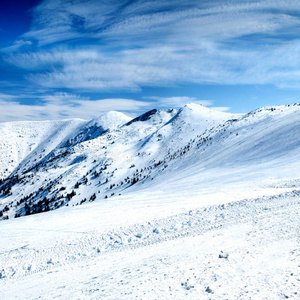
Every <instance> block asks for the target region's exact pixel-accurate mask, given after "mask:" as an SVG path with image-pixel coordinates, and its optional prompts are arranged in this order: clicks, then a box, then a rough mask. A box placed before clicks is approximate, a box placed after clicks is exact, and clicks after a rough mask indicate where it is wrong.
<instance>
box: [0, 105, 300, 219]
mask: <svg viewBox="0 0 300 300" xmlns="http://www.w3.org/2000/svg"><path fill="white" fill-rule="evenodd" d="M299 132H300V105H299V104H293V105H286V106H274V107H264V108H261V109H258V110H255V111H252V112H250V113H248V114H243V115H234V114H229V113H224V112H220V111H216V110H213V109H210V108H207V107H204V106H202V105H197V104H193V103H190V104H188V105H186V106H184V107H183V108H181V109H179V110H176V109H169V110H156V109H154V110H151V111H149V112H147V113H145V114H143V115H141V116H139V117H137V118H135V119H131V118H129V117H128V116H126V115H124V114H122V113H119V112H109V113H106V114H104V115H101V116H100V117H98V118H96V119H93V120H91V121H84V120H78V119H76V120H75V119H74V120H64V121H45V122H13V123H3V124H0V178H1V179H2V180H1V185H0V191H1V194H0V215H1V219H6V218H13V217H19V216H24V215H28V214H34V213H39V212H44V211H49V210H53V209H56V208H60V207H67V206H69V207H70V206H75V205H80V204H84V203H85V202H93V201H97V202H98V201H100V202H101V201H107V200H105V199H109V200H113V199H111V198H116V197H120V196H121V195H127V197H131V198H136V197H137V195H139V196H140V197H142V195H149V194H150V195H153V197H154V195H159V194H161V193H163V194H164V195H165V196H166V195H169V197H176V198H177V199H179V198H180V197H182V199H184V198H185V197H186V196H189V197H191V198H193V197H194V198H195V199H199V197H200V196H201V195H203V194H206V195H207V194H210V195H211V194H216V193H219V192H224V193H225V194H227V195H229V194H230V190H231V188H232V187H233V186H236V185H238V184H240V183H241V182H243V187H244V188H243V189H242V190H243V191H244V192H246V191H248V190H251V191H252V192H253V191H258V190H259V189H260V188H261V187H262V186H264V187H265V186H266V185H268V184H270V182H271V181H272V180H279V179H290V178H297V177H298V176H299V174H298V170H299V167H300V135H299ZM242 190H241V189H240V191H241V193H242ZM224 193H223V194H224ZM235 196H236V195H235ZM235 196H233V195H230V197H231V198H232V197H235ZM238 196H239V197H240V196H241V195H238ZM145 197H146V196H145ZM147 197H148V196H147ZM158 198H159V197H158Z"/></svg>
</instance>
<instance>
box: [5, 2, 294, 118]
mask: <svg viewBox="0 0 300 300" xmlns="http://www.w3.org/2000/svg"><path fill="white" fill-rule="evenodd" d="M6 2H8V3H6V4H1V5H0V121H1V122H3V121H13V120H43V119H61V118H72V117H79V118H85V119H90V118H92V117H94V116H97V115H100V114H101V113H103V112H105V111H108V110H118V111H122V112H125V113H127V114H129V115H132V116H134V115H138V114H140V113H142V112H144V111H147V110H149V109H152V108H170V107H181V106H183V105H184V104H186V103H188V102H196V103H202V104H204V105H206V106H209V107H215V108H217V109H219V110H224V111H229V112H247V111H249V110H252V109H255V108H258V107H261V106H265V105H277V104H286V103H293V102H299V101H300V100H299V91H300V84H299V83H300V2H299V1H297V0H284V1H283V0H277V1H276V0H272V1H271V0H264V1H262V0H256V1H251V0H250V1H249V0H248V1H245V0H239V1H238V0H202V1H200V0H186V1H185V0H173V1H169V0H136V1H133V0H131V1H125V0H124V1H120V0H84V1H82V0H43V1H38V0H31V1H29V0H28V1H26V0H23V1H20V0H19V1H17V0H10V1H6Z"/></svg>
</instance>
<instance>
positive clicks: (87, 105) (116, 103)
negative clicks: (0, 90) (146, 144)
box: [0, 93, 153, 122]
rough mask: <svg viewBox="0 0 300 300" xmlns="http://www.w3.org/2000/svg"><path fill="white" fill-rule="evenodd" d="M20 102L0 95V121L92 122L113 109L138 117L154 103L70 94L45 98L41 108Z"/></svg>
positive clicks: (41, 99) (41, 98) (17, 98)
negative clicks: (72, 120) (91, 98)
mask: <svg viewBox="0 0 300 300" xmlns="http://www.w3.org/2000/svg"><path fill="white" fill-rule="evenodd" d="M20 100H21V99H20V98H19V97H13V96H9V95H3V94H1V95H0V122H8V121H26V120H31V121H36V120H58V119H71V118H81V119H86V120H89V119H92V118H93V117H97V116H99V115H101V114H102V113H104V112H107V111H111V110H117V111H120V112H124V113H127V114H128V115H136V113H138V112H139V111H145V110H148V109H149V108H153V107H152V106H151V105H153V103H150V102H144V101H137V100H132V99H118V98H113V99H101V100H88V99H87V98H84V97H80V96H78V95H72V94H68V93H58V94H55V95H51V96H42V97H40V103H39V104H37V105H25V104H21V103H20Z"/></svg>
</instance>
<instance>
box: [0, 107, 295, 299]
mask: <svg viewBox="0 0 300 300" xmlns="http://www.w3.org/2000/svg"><path fill="white" fill-rule="evenodd" d="M10 132H11V136H10ZM299 133H300V105H299V104H295V105H287V106H277V107H266V108H262V109H258V110H255V111H253V112H250V113H249V114H245V115H232V114H228V113H223V112H218V111H214V110H212V109H208V108H205V107H203V106H200V105H196V104H188V105H186V106H185V107H183V108H182V109H179V110H174V109H170V110H161V111H158V110H152V111H150V112H148V113H146V114H144V115H142V116H140V117H138V118H135V119H133V120H131V119H130V118H128V117H127V116H125V115H123V114H120V113H118V112H110V113H107V114H105V115H102V116H100V117H99V118H97V119H94V120H92V121H89V122H87V121H83V120H66V121H60V122H50V121H48V122H36V123H29V122H16V123H5V124H1V126H0V136H1V144H0V146H1V152H0V153H1V156H0V159H1V172H2V173H1V174H2V179H3V182H2V185H1V186H0V188H1V191H2V195H0V211H2V216H1V218H2V219H7V218H9V220H5V221H2V222H0V230H1V235H0V288H1V299H37V298H40V299H49V298H50V299H52V298H59V299H86V298H89V299H133V298H137V299H183V298H187V299H286V298H291V299H299V293H300V252H299V229H300V218H299V207H300V206H299V203H300V178H299V167H300V135H299ZM12 160H13V162H12ZM6 169H7V170H6ZM80 204H82V205H80ZM56 208H59V209H56ZM49 210H51V211H49ZM44 211H48V212H44ZM38 212H44V213H39V214H36V213H38ZM29 214H31V215H30V216H26V217H23V216H24V215H29ZM19 216H21V218H16V219H14V217H19Z"/></svg>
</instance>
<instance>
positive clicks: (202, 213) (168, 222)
mask: <svg viewBox="0 0 300 300" xmlns="http://www.w3.org/2000/svg"><path fill="white" fill-rule="evenodd" d="M299 196H300V191H299V190H294V191H292V192H288V193H285V194H280V195H276V196H269V197H262V198H257V199H245V200H242V201H238V202H231V203H226V204H222V205H216V206H209V207H203V208H200V209H194V210H190V211H189V212H188V213H182V214H178V215H175V216H170V217H167V218H163V219H158V220H151V221H150V222H148V223H145V224H135V225H133V226H129V227H126V228H119V229H115V230H111V231H107V232H103V233H95V232H86V233H76V234H75V233H74V232H73V234H75V238H74V237H73V239H70V238H68V239H67V240H63V241H60V242H58V243H56V244H55V245H49V247H45V248H39V249H33V248H30V247H29V246H28V245H24V246H23V247H20V248H17V249H13V250H9V251H7V252H4V253H0V261H1V269H0V278H1V281H0V284H1V282H2V284H4V285H5V284H9V283H10V282H13V281H14V280H16V281H18V280H22V278H24V276H25V277H27V276H32V275H33V274H36V273H45V272H50V273H51V272H56V271H55V270H60V269H62V268H65V267H67V266H72V265H73V264H74V263H88V264H89V263H91V262H93V261H94V260H97V259H101V258H103V259H105V258H107V255H111V254H112V253H114V252H118V253H126V251H129V250H134V249H139V248H143V247H145V246H148V247H147V249H148V248H149V246H153V245H155V244H161V243H165V242H167V241H169V242H170V241H176V240H178V239H182V240H183V241H184V238H191V237H197V236H204V235H205V234H213V232H215V231H217V230H220V229H226V228H233V227H234V226H243V225H242V224H247V223H251V224H256V223H260V222H262V221H264V222H265V223H266V222H268V220H273V222H274V220H276V219H277V218H278V220H276V221H275V225H276V226H273V227H274V228H272V229H271V230H275V231H276V237H277V238H278V239H279V240H280V238H281V237H284V238H287V237H288V238H291V239H293V238H297V239H298V243H299V232H298V236H297V235H295V236H294V237H293V236H291V235H292V234H293V233H295V232H294V230H296V231H297V230H299V228H300V227H299V226H300V216H299V214H300V210H299V204H300V197H299ZM280 219H283V220H284V221H283V224H282V226H280V224H278V222H280ZM286 220H291V223H290V224H286V223H285V222H286ZM37 230H38V229H37ZM251 234H252V235H253V234H254V235H255V234H257V233H251ZM272 238H274V236H273V237H272ZM269 239H270V237H266V240H269ZM298 245H299V244H298ZM148 251H149V250H148ZM121 255H122V254H121ZM220 255H221V256H223V254H222V253H221V254H220ZM227 255H228V254H226V253H224V257H221V258H223V259H224V260H227V257H226V256H227ZM299 255H300V253H299V249H298V250H297V249H295V253H294V259H295V260H296V262H297V261H298V264H300V257H299ZM295 267H297V266H296V265H295ZM297 271H298V273H297V274H298V275H297V276H298V277H297V280H298V283H297V285H298V288H299V280H300V276H299V271H300V270H299V266H298V269H297ZM57 272H58V271H57ZM295 276H296V274H295ZM295 278H296V277H295ZM189 284H190V283H187V282H185V283H183V286H182V287H183V288H184V289H185V290H186V291H188V290H190V289H192V288H191V287H189ZM208 291H210V289H208ZM205 293H206V294H207V293H208V292H207V291H206V292H205ZM208 294H209V293H208ZM229 295H230V294H229ZM194 296H195V295H194ZM158 298H160V297H158ZM247 299H248V298H247Z"/></svg>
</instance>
